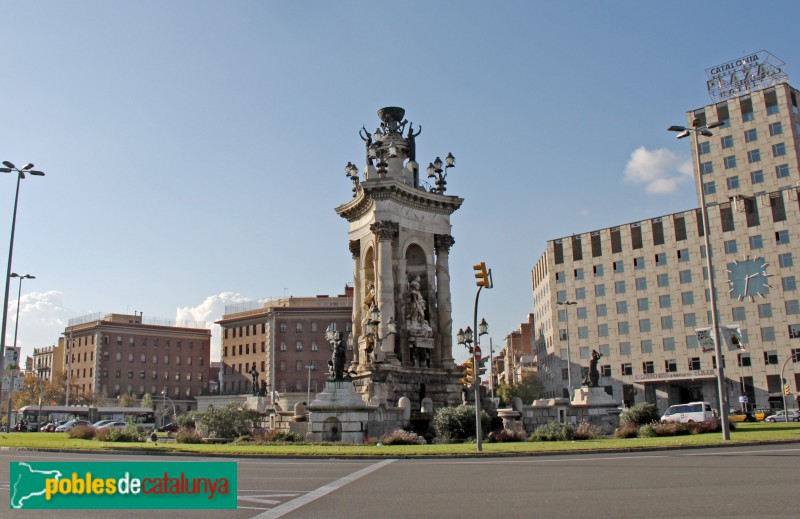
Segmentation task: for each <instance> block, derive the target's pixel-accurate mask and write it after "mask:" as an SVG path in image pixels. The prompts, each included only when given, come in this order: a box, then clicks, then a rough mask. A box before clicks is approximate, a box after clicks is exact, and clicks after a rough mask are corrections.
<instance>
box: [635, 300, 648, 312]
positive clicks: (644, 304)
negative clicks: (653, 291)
mask: <svg viewBox="0 0 800 519" xmlns="http://www.w3.org/2000/svg"><path fill="white" fill-rule="evenodd" d="M636 308H637V309H638V310H639V311H640V312H643V311H645V310H647V309H649V308H650V302H649V301H648V300H647V298H646V297H641V298H639V299H637V300H636Z"/></svg>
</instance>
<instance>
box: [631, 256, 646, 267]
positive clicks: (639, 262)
mask: <svg viewBox="0 0 800 519" xmlns="http://www.w3.org/2000/svg"><path fill="white" fill-rule="evenodd" d="M633 268H634V270H641V269H644V256H639V257H638V258H633Z"/></svg>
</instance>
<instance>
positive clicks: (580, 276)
mask: <svg viewBox="0 0 800 519" xmlns="http://www.w3.org/2000/svg"><path fill="white" fill-rule="evenodd" d="M573 273H574V275H575V279H576V280H578V281H580V280H582V279H583V269H575V270H574V271H573Z"/></svg>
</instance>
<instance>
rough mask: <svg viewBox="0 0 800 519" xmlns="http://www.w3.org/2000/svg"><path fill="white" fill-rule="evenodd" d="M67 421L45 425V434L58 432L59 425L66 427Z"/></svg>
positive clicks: (56, 421) (57, 421)
mask: <svg viewBox="0 0 800 519" xmlns="http://www.w3.org/2000/svg"><path fill="white" fill-rule="evenodd" d="M67 421H68V420H53V421H52V422H50V423H49V424H47V425H45V426H44V428H43V429H44V431H45V432H56V428H57V427H58V426H59V425H64V424H65V423H67ZM40 430H41V429H40Z"/></svg>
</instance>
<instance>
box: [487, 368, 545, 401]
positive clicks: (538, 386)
mask: <svg viewBox="0 0 800 519" xmlns="http://www.w3.org/2000/svg"><path fill="white" fill-rule="evenodd" d="M544 390H545V388H544V384H542V382H541V381H540V380H539V378H538V377H537V376H536V375H526V376H525V377H523V378H522V381H521V382H519V383H517V384H500V385H499V386H498V387H497V391H496V392H495V394H496V395H497V396H499V397H500V400H501V401H502V402H503V403H505V405H510V404H511V401H512V400H514V398H516V397H519V398H521V399H522V403H523V404H530V403H531V402H533V401H534V400H536V399H537V398H541V397H542V395H544Z"/></svg>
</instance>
